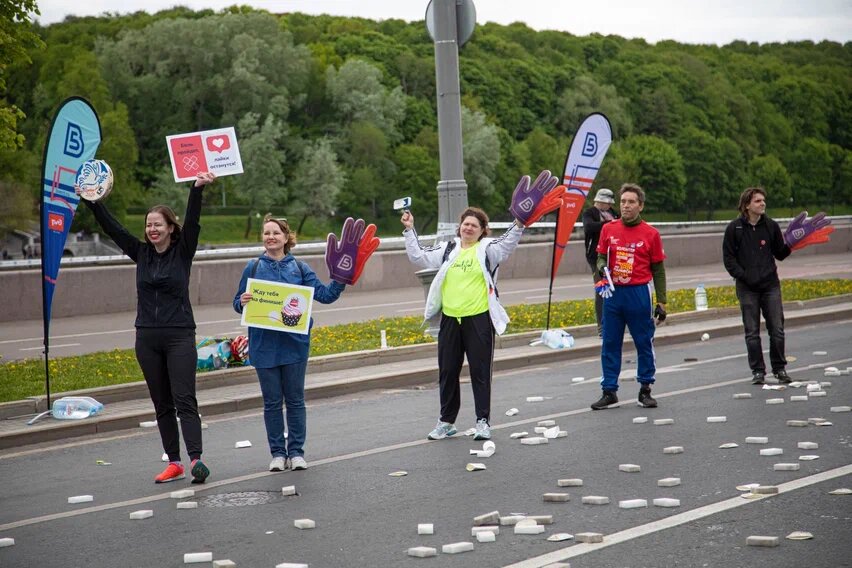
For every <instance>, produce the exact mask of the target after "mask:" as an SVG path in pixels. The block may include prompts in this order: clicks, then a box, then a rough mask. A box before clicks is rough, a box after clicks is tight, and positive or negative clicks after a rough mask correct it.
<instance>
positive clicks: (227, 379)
mask: <svg viewBox="0 0 852 568" xmlns="http://www.w3.org/2000/svg"><path fill="white" fill-rule="evenodd" d="M850 298H852V295H850ZM843 299H846V298H845V297H844V298H843ZM840 303H842V300H840V299H839V298H837V297H835V298H833V301H830V302H828V301H826V302H822V303H821V304H819V305H815V304H811V303H808V304H807V306H805V303H803V302H798V303H791V305H790V306H789V311H790V312H791V313H790V314H789V315H787V318H786V326H787V327H788V328H790V327H795V326H802V325H809V324H812V323H817V322H825V321H837V320H841V319H846V318H850V317H852V305H848V306H842V307H839V308H838V309H837V310H834V311H831V312H824V311H823V312H817V313H802V309H803V308H804V307H808V308H818V307H825V306H827V305H832V304H840ZM797 304H798V305H797ZM785 309H787V305H785ZM738 312H739V310H738V309H737V308H726V309H717V310H707V311H706V312H701V313H692V312H688V313H683V314H676V315H673V316H672V317H671V318H670V319H671V320H672V322H671V324H672V327H675V326H676V325H677V323H694V322H695V321H702V320H704V321H710V322H712V321H713V320H716V319H718V318H720V317H723V316H727V317H730V316H731V315H733V314H736V313H738ZM713 325H714V324H713V323H710V324H709V325H708V327H707V329H706V330H702V332H703V331H707V332H709V333H711V335H712V336H714V337H720V336H729V335H738V334H741V333H742V325H741V324H739V323H730V324H726V325H719V324H716V326H715V327H713ZM662 329H663V330H666V332H664V333H661V334H660V335H659V336H658V337H657V339H656V340H655V341H656V343H657V344H658V345H673V344H679V343H688V342H691V341H696V342H697V341H700V339H699V337H698V336H697V332H696V330H695V329H684V330H682V331H677V330H672V331H671V332H668V331H669V326H668V325H666V326H664V327H663V328H662ZM571 331H572V332H573V331H576V332H577V334H578V336H579V337H583V336H589V335H591V334H593V333H594V326H582V327H580V328H572V330H571ZM539 335H540V333H539V332H531V333H523V334H516V335H514V336H506V337H503V338H500V339H501V342H502V343H503V345H502V348H504V349H505V348H507V347H518V346H521V345H527V344H528V343H529V341H530V340H532V339H535V338H537V337H538V336H539ZM628 337H629V336H628ZM585 343H586V344H585V345H578V346H576V347H575V348H572V349H564V350H552V349H541V348H529V349H527V350H522V351H520V352H517V351H516V352H514V353H508V352H507V353H502V354H501V353H500V351H499V350H498V351H497V352H496V353H495V357H494V370H495V371H507V370H512V369H517V368H522V367H526V366H532V365H541V364H547V363H553V362H557V361H566V360H570V359H577V358H585V357H592V356H595V355H598V354H599V353H600V346H599V344H598V343H597V342H585ZM625 347H627V348H631V347H632V341H630V340H629V339H626V340H625ZM435 350H436V346H435V344H428V345H418V346H410V347H402V348H395V349H392V350H386V351H383V352H380V353H379V354H378V356H379V358H380V359H382V355H384V358H383V361H382V362H384V363H388V362H400V361H411V366H410V367H409V368H406V369H405V370H404V371H399V370H396V371H394V372H387V371H382V372H376V373H373V374H361V375H359V376H358V377H357V378H355V377H348V378H335V379H331V380H325V381H323V382H321V383H317V382H314V383H311V381H310V379H311V376H310V373H309V375H308V384H306V386H305V398H306V400H317V399H322V398H329V397H334V396H340V395H345V394H352V393H355V392H362V391H366V390H373V389H389V388H402V387H411V386H417V385H424V384H428V383H433V382H435V380H436V374H437V373H436V365H435V363H434V362H432V361H431V360H429V361H428V362H419V363H418V361H417V359H414V360H413V361H412V356H413V355H415V353H416V354H417V355H419V358H420V359H421V360H424V361H425V357H427V356H428V355H429V354H430V353H431V354H434V353H435ZM390 351H394V352H395V353H394V354H391V353H389V352H390ZM376 356H377V354H376V352H372V351H371V352H359V353H356V354H348V359H347V357H346V356H341V355H333V356H329V357H327V358H324V360H323V362H320V363H319V365H318V368H322V367H323V366H324V365H330V366H331V367H333V368H332V369H323V370H324V371H325V370H341V369H354V368H359V367H361V368H364V369H367V368H368V367H369V366H368V365H358V364H357V363H358V362H363V361H364V360H365V359H367V358H368V357H369V358H370V361H371V362H373V363H375V362H376ZM317 359H320V358H317ZM329 359H334V361H333V362H331V363H325V361H328V360H329ZM347 360H348V361H349V362H350V364H349V366H343V367H341V368H337V366H338V365H343V362H344V361H347ZM234 371H239V374H238V373H235V372H234ZM314 372H315V373H316V372H318V371H316V370H314ZM215 373H218V375H216V376H215V377H214V378H213V381H211V383H210V384H214V383H219V384H218V385H217V386H232V385H238V384H249V383H251V384H254V383H255V381H256V378H255V373H254V370H253V369H252V368H245V369H228V370H224V371H216V372H215ZM462 373H463V375H467V365H466V364H465V366H464V368H463V370H462ZM209 374H211V375H212V374H213V373H209ZM205 381H206V378H205ZM140 384H142V385H143V386H144V383H140ZM136 385H137V384H136V383H134V384H133V385H132V386H133V387H135V386H136ZM119 386H124V385H119ZM208 388H211V387H209V386H208ZM96 390H100V391H103V390H104V389H89V390H88V391H86V392H87V393H88V396H94V393H93V391H96ZM127 392H134V391H133V389H132V388H130V389H128V390H127ZM101 396H103V395H101ZM144 397H145V398H147V391H145V394H144ZM96 398H98V397H97V396H96ZM99 400H103V399H102V398H99ZM123 400H130V399H123ZM6 404H7V405H12V406H10V408H13V407H14V406H13V405H15V404H18V403H6ZM262 407H263V398H262V396H261V394H260V391H259V388H258V389H254V390H253V392H246V393H242V394H239V395H235V396H228V397H224V398H220V399H212V400H207V401H204V402H200V403H199V412H200V413H201V414H202V415H204V416H213V415H218V414H225V413H230V412H238V411H243V410H252V409H257V408H262ZM14 408H19V407H14ZM153 418H154V416H153V409H152V408H148V409H146V410H136V411H130V412H127V413H125V414H123V415H120V416H100V417H96V418H92V419H89V420H80V421H65V422H60V423H51V424H46V425H38V424H36V425H33V426H30V427H27V428H26V429H24V430H20V431H16V432H8V433H4V434H0V449H6V448H11V447H16V446H23V445H28V444H35V443H40V442H48V441H54V440H60V439H66V438H74V437H78V436H85V435H88V434H96V433H104V432H113V431H116V430H124V429H128V428H136V427H138V425H139V422H142V421H145V420H153Z"/></svg>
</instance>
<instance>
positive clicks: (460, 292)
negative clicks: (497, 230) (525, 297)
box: [441, 243, 488, 318]
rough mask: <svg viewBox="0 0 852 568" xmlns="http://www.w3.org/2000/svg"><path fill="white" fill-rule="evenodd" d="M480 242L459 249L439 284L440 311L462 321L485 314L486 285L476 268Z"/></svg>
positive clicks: (483, 277)
mask: <svg viewBox="0 0 852 568" xmlns="http://www.w3.org/2000/svg"><path fill="white" fill-rule="evenodd" d="M478 247H479V243H476V244H475V245H474V246H472V247H470V248H466V249H461V251H460V252H459V255H458V256H457V257H456V258H455V260H454V261H453V263H452V264H451V265H450V268H449V269H448V270H447V274H446V276H444V281H443V282H442V283H441V299H442V306H441V311H442V312H444V314H446V315H448V316H450V317H454V318H463V317H467V316H475V315H476V314H481V313H482V312H487V311H488V286H487V285H486V284H485V275H484V274H483V273H482V269H481V268H480V266H479V259H478V258H477V257H476V250H477V248H478Z"/></svg>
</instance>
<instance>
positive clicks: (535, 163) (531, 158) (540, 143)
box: [516, 128, 568, 179]
mask: <svg viewBox="0 0 852 568" xmlns="http://www.w3.org/2000/svg"><path fill="white" fill-rule="evenodd" d="M516 148H517V150H516V151H517V152H520V154H519V156H524V157H525V162H526V163H527V164H528V167H527V168H526V169H525V170H524V171H525V172H526V173H528V174H529V175H531V176H532V177H533V179H535V177H536V175H538V172H540V171H541V170H550V171H551V172H553V175H555V176H556V177H558V178H560V179H562V168H563V167H564V165H565V156H566V154H567V153H568V148H567V147H562V146H561V145H560V144H559V142H557V141H556V140H555V139H554V138H553V137H552V136H550V135H549V134H547V133H546V132H545V131H544V130H542V129H541V128H534V129H533V130H532V131H531V132H530V133H529V134H528V135H527V137H526V138H525V139H524V140H523V142H521V143H519V144H517V145H516Z"/></svg>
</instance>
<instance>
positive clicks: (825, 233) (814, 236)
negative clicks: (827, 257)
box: [790, 225, 834, 250]
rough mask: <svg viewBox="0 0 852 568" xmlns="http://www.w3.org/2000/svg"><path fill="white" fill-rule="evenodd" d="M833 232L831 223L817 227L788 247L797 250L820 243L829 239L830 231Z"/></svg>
mask: <svg viewBox="0 0 852 568" xmlns="http://www.w3.org/2000/svg"><path fill="white" fill-rule="evenodd" d="M833 232H834V227H832V226H831V225H829V226H828V227H823V228H821V229H817V230H816V231H814V232H813V233H811V234H810V235H808V236H807V237H805V238H804V239H802V240H801V241H799V242H798V243H796V244H795V245H793V246H792V247H790V248H791V249H792V250H799V249H803V248H805V247H807V246H810V245H821V244H822V243H827V242H828V241H830V240H831V239H830V238H829V235H831V233H833Z"/></svg>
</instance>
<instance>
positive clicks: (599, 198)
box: [583, 189, 618, 337]
mask: <svg viewBox="0 0 852 568" xmlns="http://www.w3.org/2000/svg"><path fill="white" fill-rule="evenodd" d="M613 203H615V198H614V196H613V193H612V190H611V189H601V190H599V191H598V193H597V195H595V202H594V206H593V207H589V208H588V209H586V210H585V211H583V233H584V236H585V246H586V261H587V262H588V263H589V267H590V268H591V269H592V282H597V281H598V276H597V273H598V269H597V267H596V266H595V265H596V264H597V262H598V251H597V248H598V240H599V239H600V236H601V228H602V227H603V226H604V224H606V223H609V222H610V221H612V220H613V219H618V213H617V212H616V211H615V210H614V209H613V208H612V204H613ZM602 313H603V298H601V297H600V296H599V295H598V294H595V320H597V322H598V337H601V336H602V332H603V327H602V325H601V314H602Z"/></svg>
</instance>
